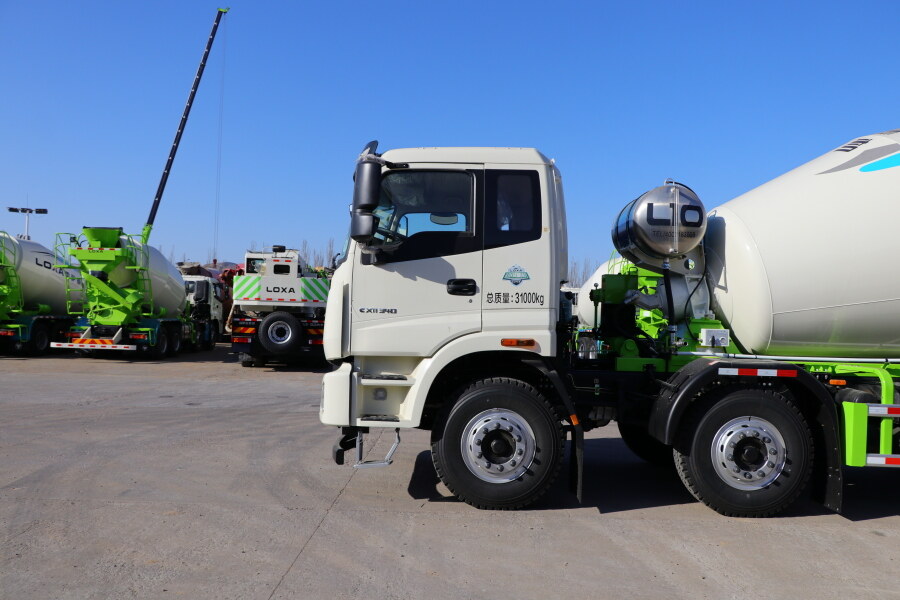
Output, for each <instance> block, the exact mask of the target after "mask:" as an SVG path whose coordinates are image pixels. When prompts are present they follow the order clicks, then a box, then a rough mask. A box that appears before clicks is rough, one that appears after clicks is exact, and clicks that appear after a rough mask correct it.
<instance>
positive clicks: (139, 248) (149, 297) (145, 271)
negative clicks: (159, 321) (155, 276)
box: [125, 234, 156, 318]
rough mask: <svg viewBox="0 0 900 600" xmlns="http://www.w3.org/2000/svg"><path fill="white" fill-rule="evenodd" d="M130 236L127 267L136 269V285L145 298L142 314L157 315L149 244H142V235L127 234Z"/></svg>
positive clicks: (127, 249)
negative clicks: (154, 310)
mask: <svg viewBox="0 0 900 600" xmlns="http://www.w3.org/2000/svg"><path fill="white" fill-rule="evenodd" d="M125 235H126V237H127V238H128V245H127V247H126V248H125V254H126V255H127V256H128V266H126V267H125V268H126V269H128V270H130V271H134V272H135V275H136V276H137V279H135V282H134V287H135V288H136V289H137V290H138V291H139V292H140V294H141V298H143V299H144V300H145V302H144V303H143V304H141V306H140V310H141V315H142V316H144V317H151V318H152V317H155V316H156V315H155V314H154V312H153V290H152V288H151V284H150V252H149V251H148V250H147V246H146V245H145V244H142V243H141V241H140V236H137V235H130V234H125Z"/></svg>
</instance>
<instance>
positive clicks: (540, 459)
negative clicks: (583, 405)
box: [431, 378, 565, 510]
mask: <svg viewBox="0 0 900 600" xmlns="http://www.w3.org/2000/svg"><path fill="white" fill-rule="evenodd" d="M564 441H565V437H564V435H563V432H562V427H561V425H560V418H559V416H558V415H557V414H556V411H555V410H554V409H553V407H552V406H551V405H550V404H549V403H548V402H547V400H546V399H545V398H544V397H543V396H542V395H541V393H540V392H538V391H537V390H536V389H535V388H534V387H532V386H531V385H529V384H527V383H525V382H523V381H519V380H517V379H507V378H491V379H484V380H481V381H477V382H475V383H473V384H472V385H470V386H469V387H467V388H466V389H465V390H464V391H463V392H462V393H461V394H460V395H459V399H458V400H457V401H456V403H455V404H453V406H452V408H451V409H450V411H449V413H448V414H447V415H446V417H445V418H444V419H442V420H441V422H439V423H438V424H436V426H435V429H434V431H433V432H432V444H431V456H432V460H433V462H434V468H435V470H436V471H437V474H438V476H439V477H440V478H441V480H442V481H443V482H444V485H446V486H447V488H448V489H449V490H450V491H451V492H453V493H454V494H455V495H456V496H457V497H459V499H460V500H463V501H464V502H467V503H468V504H471V505H473V506H476V507H478V508H487V509H500V510H504V509H505V510H508V509H516V508H522V507H524V506H527V505H529V504H531V503H532V502H534V501H535V500H536V499H537V498H538V497H540V496H541V495H542V494H543V493H544V492H546V491H547V489H548V488H549V487H550V485H551V484H552V483H553V480H554V479H555V478H556V476H557V474H558V473H559V468H560V464H561V462H562V457H563V442H564Z"/></svg>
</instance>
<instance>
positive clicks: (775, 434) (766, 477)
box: [711, 416, 787, 490]
mask: <svg viewBox="0 0 900 600" xmlns="http://www.w3.org/2000/svg"><path fill="white" fill-rule="evenodd" d="M786 455H787V452H786V448H785V444H784V437H783V436H782V435H781V432H780V431H778V429H777V428H776V427H775V426H774V425H772V423H770V422H769V421H766V420H765V419H761V418H759V417H751V416H745V417H738V418H736V419H732V420H730V421H728V422H727V423H725V424H724V425H722V427H720V428H719V430H718V431H717V432H716V434H715V435H714V436H713V440H712V448H711V456H712V462H713V467H714V468H715V472H716V475H718V476H719V478H720V479H721V480H722V481H724V482H725V483H727V484H728V485H729V486H731V487H733V488H736V489H739V490H760V489H763V488H765V487H768V486H769V485H771V484H772V482H774V481H775V480H776V479H778V477H779V476H780V475H781V473H782V471H784V467H785V464H786V461H787V456H786Z"/></svg>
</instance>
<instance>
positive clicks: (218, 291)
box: [213, 283, 225, 302]
mask: <svg viewBox="0 0 900 600" xmlns="http://www.w3.org/2000/svg"><path fill="white" fill-rule="evenodd" d="M213 293H214V294H215V296H216V300H218V301H219V302H222V301H223V300H224V299H225V289H224V287H223V286H222V284H221V283H214V284H213Z"/></svg>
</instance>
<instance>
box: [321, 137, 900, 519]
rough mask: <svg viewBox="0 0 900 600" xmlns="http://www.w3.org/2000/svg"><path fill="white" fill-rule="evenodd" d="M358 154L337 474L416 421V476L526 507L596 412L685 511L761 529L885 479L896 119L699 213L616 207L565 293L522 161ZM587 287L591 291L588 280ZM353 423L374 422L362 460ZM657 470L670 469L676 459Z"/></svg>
mask: <svg viewBox="0 0 900 600" xmlns="http://www.w3.org/2000/svg"><path fill="white" fill-rule="evenodd" d="M375 148H376V145H375V144H374V143H373V144H370V145H369V146H368V147H367V148H366V149H365V150H364V151H363V153H362V154H361V155H360V158H359V161H358V163H357V168H356V174H355V188H354V198H353V205H352V210H351V227H350V228H351V237H352V238H353V240H355V242H356V243H354V244H352V245H351V248H350V250H349V254H348V256H347V260H346V261H345V262H344V263H343V264H342V265H341V266H340V267H339V268H338V269H337V271H336V272H335V274H334V278H333V281H332V286H331V293H330V296H329V298H328V308H327V313H326V326H325V353H326V357H327V358H329V359H330V360H331V361H333V362H334V363H335V365H336V368H335V370H334V371H332V372H331V373H328V374H327V375H326V376H325V378H324V380H323V384H322V385H323V398H322V404H321V409H320V419H321V421H322V422H323V423H325V424H327V425H335V426H339V427H341V428H342V432H341V437H339V439H338V441H337V443H336V444H335V446H334V449H333V458H334V460H335V461H336V462H338V463H339V464H341V463H343V461H344V454H345V452H347V451H349V450H351V449H354V448H355V450H356V464H355V466H357V467H365V466H381V465H387V464H390V463H391V461H392V454H393V452H394V450H395V449H396V447H397V444H399V441H400V434H399V433H400V430H401V429H403V428H411V427H418V428H424V429H427V430H430V431H431V442H432V443H431V451H432V458H433V462H434V465H435V468H436V471H437V473H438V475H439V476H440V478H441V479H442V480H443V482H444V483H445V484H446V486H447V487H448V488H449V489H450V490H451V491H452V492H453V493H454V494H456V495H457V496H458V497H459V498H461V499H462V500H464V501H466V502H468V503H470V504H473V505H475V506H478V507H482V508H493V509H510V508H518V507H522V506H526V505H527V504H529V503H530V502H532V501H534V500H535V499H536V498H538V497H539V496H540V495H541V494H542V493H543V492H545V491H546V490H547V488H548V486H549V485H550V484H551V482H552V481H553V479H554V477H555V476H556V474H557V472H558V471H559V469H560V466H561V462H562V458H563V446H564V441H565V438H566V437H567V435H569V436H571V438H572V441H573V445H572V452H571V457H572V461H573V464H572V467H573V468H572V469H571V473H572V474H573V475H572V484H573V487H574V488H575V491H576V492H577V493H578V494H579V497H580V493H581V481H582V477H583V472H582V453H583V435H584V432H585V431H587V430H589V429H592V428H595V427H600V426H603V425H606V424H608V423H609V422H610V421H612V420H615V421H617V422H618V426H619V430H620V432H621V435H622V437H623V439H624V441H625V443H626V444H627V445H628V446H629V447H630V448H631V449H632V450H634V451H635V453H636V454H638V455H639V456H641V457H643V458H645V459H647V460H651V461H659V462H665V463H668V464H672V463H673V462H674V464H675V466H676V467H677V470H678V473H679V475H680V476H681V479H682V481H683V482H684V484H685V486H686V487H687V489H688V490H689V491H690V492H691V494H693V495H694V496H695V497H696V498H697V499H698V500H700V501H702V502H704V503H706V504H707V505H709V506H710V507H712V508H713V509H715V510H717V511H719V512H720V513H723V514H726V515H738V516H747V517H755V516H768V515H773V514H776V513H778V512H779V511H782V510H784V509H785V508H787V507H788V506H790V505H791V504H792V503H793V502H794V501H795V500H796V499H797V498H798V497H799V496H800V495H801V493H803V492H804V490H807V491H810V492H812V495H813V497H814V498H817V499H818V500H820V501H821V502H822V503H824V504H825V505H826V506H828V507H830V508H832V509H834V510H840V508H841V498H842V495H841V488H842V468H843V467H844V466H845V465H850V466H872V467H898V466H900V448H898V441H897V440H898V435H897V433H898V428H897V419H898V418H900V400H897V399H896V398H897V393H896V392H895V384H896V383H897V381H898V377H900V317H898V315H900V281H898V280H897V279H896V278H894V277H892V276H890V275H889V274H885V273H884V272H883V271H884V268H883V267H882V265H883V264H884V263H883V261H881V260H875V259H876V258H883V257H885V256H892V255H893V253H894V252H893V251H894V250H895V244H896V243H897V242H896V239H897V236H896V233H895V231H894V229H895V228H896V221H897V214H898V210H900V209H898V208H897V207H898V206H900V204H898V201H897V200H898V198H897V194H898V192H897V190H900V168H898V167H900V130H898V131H890V132H885V133H881V134H877V135H871V136H866V137H863V138H858V139H855V140H852V141H851V142H849V143H847V144H845V145H843V146H841V147H839V148H836V149H835V150H832V151H830V152H828V153H827V154H825V155H823V156H821V157H819V158H817V159H815V160H813V161H811V162H809V163H807V164H805V165H803V166H801V167H799V168H797V169H794V170H793V171H790V172H789V173H787V174H785V175H783V176H781V177H779V178H777V179H775V180H773V181H771V182H769V183H767V184H765V185H763V186H761V187H759V188H757V189H755V190H752V191H750V192H748V193H747V194H745V195H743V196H740V197H739V198H736V199H734V200H732V201H730V202H727V203H725V204H723V205H722V206H720V207H718V208H717V209H714V210H712V211H710V212H708V213H707V211H706V209H705V208H704V207H703V205H702V203H701V202H700V199H699V198H698V196H697V195H696V194H695V193H694V192H693V191H692V190H691V189H690V188H689V187H688V186H686V185H683V184H680V183H676V182H667V183H665V184H664V185H662V186H661V187H658V188H655V189H654V190H651V191H649V192H647V193H646V194H644V195H642V196H640V197H639V198H637V199H636V200H634V201H632V202H630V203H628V204H627V205H626V206H625V208H624V209H623V210H622V211H621V213H620V215H619V217H618V219H617V220H616V222H615V224H614V226H613V229H612V237H613V241H614V244H615V246H616V248H617V249H618V251H619V253H620V254H621V256H622V257H623V258H622V260H621V261H620V262H618V263H617V264H612V265H607V266H605V267H604V268H603V269H602V271H601V272H600V273H598V274H597V276H596V277H595V278H594V281H592V282H590V284H589V285H588V286H587V289H585V290H583V292H582V294H581V296H582V297H581V301H580V302H579V311H580V313H581V315H582V317H581V322H579V319H578V318H577V317H573V315H572V304H571V297H570V295H569V296H566V295H564V294H561V293H560V284H561V283H562V282H565V281H566V278H567V277H566V267H567V264H568V262H567V258H568V257H567V242H566V217H565V206H564V202H563V195H562V185H561V178H560V173H559V171H558V170H557V168H556V167H555V165H554V164H553V161H551V160H548V159H547V158H546V157H545V156H544V155H542V154H540V153H539V152H537V151H536V150H532V149H513V148H501V149H492V148H418V149H406V150H393V151H390V152H386V153H384V154H383V155H380V154H377V153H376V151H375ZM595 284H596V285H595ZM372 428H391V429H394V430H395V438H394V445H393V446H392V447H391V449H390V451H389V452H388V455H387V457H386V458H385V459H384V460H381V461H370V462H365V461H363V458H362V457H363V449H362V448H363V440H364V437H365V434H366V433H368V432H369V431H371V430H372ZM673 459H674V460H673Z"/></svg>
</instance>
